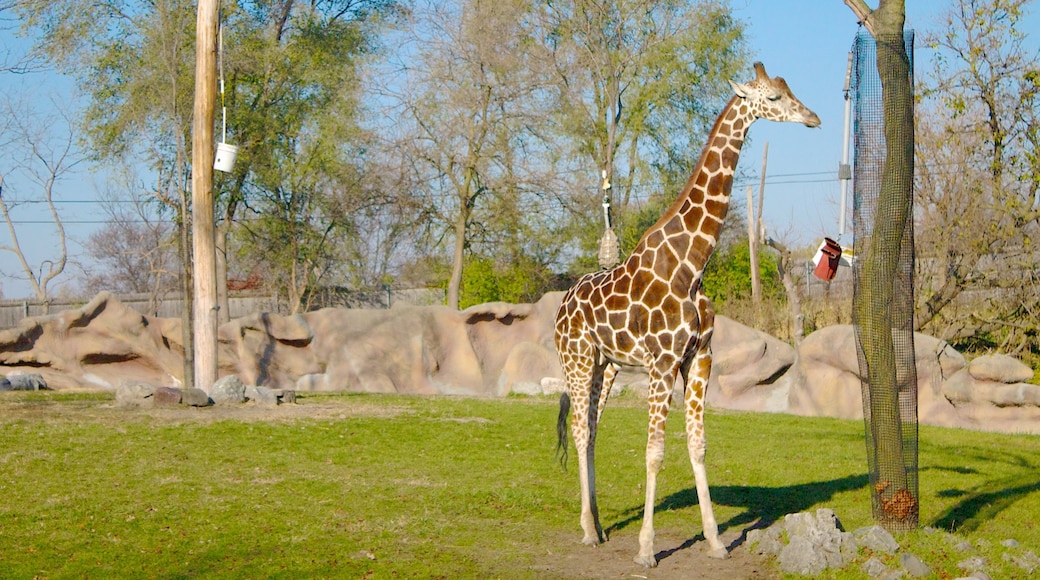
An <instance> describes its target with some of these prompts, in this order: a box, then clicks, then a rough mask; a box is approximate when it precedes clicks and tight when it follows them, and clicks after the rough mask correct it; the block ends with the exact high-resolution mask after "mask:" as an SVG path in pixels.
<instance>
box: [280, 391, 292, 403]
mask: <svg viewBox="0 0 1040 580" xmlns="http://www.w3.org/2000/svg"><path fill="white" fill-rule="evenodd" d="M278 403H279V404H282V405H294V404H296V391H294V390H292V389H285V390H284V391H282V394H281V395H279V397H278Z"/></svg>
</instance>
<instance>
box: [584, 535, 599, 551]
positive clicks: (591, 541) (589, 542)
mask: <svg viewBox="0 0 1040 580" xmlns="http://www.w3.org/2000/svg"><path fill="white" fill-rule="evenodd" d="M581 543H582V544H585V545H586V546H592V547H593V548H595V547H596V546H598V545H599V538H597V537H595V536H585V537H584V538H582V539H581Z"/></svg>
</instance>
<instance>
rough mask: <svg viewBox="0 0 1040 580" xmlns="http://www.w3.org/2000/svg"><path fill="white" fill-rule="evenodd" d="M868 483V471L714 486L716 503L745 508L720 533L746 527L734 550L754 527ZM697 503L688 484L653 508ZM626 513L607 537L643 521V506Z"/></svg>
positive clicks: (664, 555) (697, 538)
mask: <svg viewBox="0 0 1040 580" xmlns="http://www.w3.org/2000/svg"><path fill="white" fill-rule="evenodd" d="M869 483H870V480H869V478H868V476H867V474H862V475H849V476H846V477H842V478H838V479H832V480H829V481H819V482H811V483H803V484H797V485H788V486H781V487H761V486H743V485H720V486H712V487H711V500H712V503H713V504H714V505H724V506H729V507H738V508H744V510H743V511H742V512H741V513H739V514H737V515H736V516H734V517H732V518H730V519H728V520H726V521H724V522H719V532H720V533H722V532H725V531H726V530H728V529H730V528H735V527H744V529H742V530H741V534H740V537H738V538H737V539H736V540H734V541H733V542H732V543H731V544H730V545H729V546H727V547H726V548H727V549H728V550H732V549H733V548H735V547H737V546H739V545H741V544H743V543H744V541H745V539H746V538H747V533H748V532H749V531H751V530H754V529H761V528H767V527H769V526H770V525H772V524H773V523H774V522H776V521H777V520H778V519H780V518H782V517H784V516H785V515H787V514H789V513H797V512H802V511H805V510H807V509H809V508H810V507H812V506H814V505H818V504H819V503H820V502H823V501H826V500H828V499H830V498H831V497H833V496H834V495H836V494H838V493H841V492H845V491H852V490H858V489H865V488H866V487H867V486H868V484H869ZM697 504H698V501H697V488H696V487H689V488H686V489H684V490H682V491H679V492H677V493H673V494H671V495H668V496H665V497H664V498H662V499H661V500H660V501H659V502H658V503H657V504H656V506H655V508H654V511H655V512H660V511H666V510H678V509H683V508H689V507H692V506H696V505H697ZM623 516H624V517H623V519H621V520H620V521H618V522H616V523H614V524H613V525H611V526H609V527H608V528H607V530H606V533H607V537H609V536H610V534H611V533H612V532H614V531H616V530H621V529H624V528H626V527H628V526H630V525H632V524H634V523H638V522H640V521H642V519H643V506H637V507H633V508H630V509H628V510H625V511H624V512H623ZM702 540H704V534H703V532H702V533H700V534H698V535H696V536H694V537H692V538H690V539H688V540H686V541H685V542H683V543H682V544H681V545H679V546H677V547H675V548H672V549H669V550H663V551H661V552H658V553H657V559H658V560H659V561H660V560H662V559H664V558H667V557H668V556H670V555H672V554H674V553H676V552H678V551H680V550H685V549H686V548H689V547H690V546H692V545H693V544H695V543H696V542H699V541H702Z"/></svg>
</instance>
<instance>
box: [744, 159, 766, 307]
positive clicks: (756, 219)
mask: <svg viewBox="0 0 1040 580" xmlns="http://www.w3.org/2000/svg"><path fill="white" fill-rule="evenodd" d="M768 156H769V142H768V141H766V143H765V148H764V149H763V150H762V174H761V176H760V178H759V182H758V212H757V213H756V212H755V210H754V206H753V205H752V196H751V186H750V185H749V186H748V188H747V198H748V199H747V204H748V210H747V211H748V224H747V227H748V253H749V254H750V256H751V299H752V300H753V301H754V303H755V306H758V305H759V304H760V303H761V302H762V277H761V275H759V273H758V246H759V244H761V243H762V240H760V239H759V234H760V233H761V232H762V198H764V197H765V195H766V159H767V158H768Z"/></svg>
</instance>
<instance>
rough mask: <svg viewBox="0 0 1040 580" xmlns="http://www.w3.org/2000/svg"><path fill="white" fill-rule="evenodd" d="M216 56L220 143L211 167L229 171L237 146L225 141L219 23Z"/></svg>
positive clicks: (233, 162) (224, 109)
mask: <svg viewBox="0 0 1040 580" xmlns="http://www.w3.org/2000/svg"><path fill="white" fill-rule="evenodd" d="M217 57H218V59H217V60H218V62H219V63H220V143H217V151H216V157H215V158H214V160H213V169H216V170H217V171H223V172H224V173H231V172H232V171H233V170H234V169H235V158H236V157H238V146H237V145H232V144H230V143H228V142H227V107H226V106H225V105H224V25H223V24H221V25H220V28H219V29H218V35H217Z"/></svg>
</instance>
